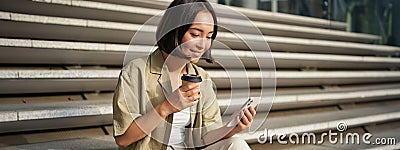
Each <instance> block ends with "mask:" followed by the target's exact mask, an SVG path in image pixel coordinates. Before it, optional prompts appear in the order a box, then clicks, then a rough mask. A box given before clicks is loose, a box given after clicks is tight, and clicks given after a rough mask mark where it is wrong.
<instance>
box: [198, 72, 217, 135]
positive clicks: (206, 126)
mask: <svg viewBox="0 0 400 150" xmlns="http://www.w3.org/2000/svg"><path fill="white" fill-rule="evenodd" d="M203 84H204V85H203V86H205V88H204V90H205V91H201V92H204V94H202V96H204V99H203V100H204V104H203V110H202V124H203V128H202V129H203V131H202V133H201V137H203V136H204V135H205V134H207V132H209V131H212V130H215V129H218V128H220V127H222V119H221V112H220V109H219V105H218V102H217V97H216V95H215V92H214V90H213V85H214V84H213V82H212V81H211V78H210V77H209V75H208V74H206V79H205V80H204V81H203ZM200 86H201V85H200Z"/></svg>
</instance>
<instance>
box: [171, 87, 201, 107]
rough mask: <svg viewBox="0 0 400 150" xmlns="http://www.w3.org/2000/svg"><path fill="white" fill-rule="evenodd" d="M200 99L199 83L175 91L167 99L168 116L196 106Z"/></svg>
mask: <svg viewBox="0 0 400 150" xmlns="http://www.w3.org/2000/svg"><path fill="white" fill-rule="evenodd" d="M199 99H200V83H190V84H187V85H184V86H181V87H180V88H178V89H177V90H175V91H174V92H173V93H172V94H171V95H170V96H169V97H168V98H167V100H166V101H167V102H168V105H166V106H167V107H168V108H167V110H168V114H172V113H175V112H179V111H181V110H183V109H185V108H187V107H191V106H193V105H195V104H197V102H198V100H199Z"/></svg>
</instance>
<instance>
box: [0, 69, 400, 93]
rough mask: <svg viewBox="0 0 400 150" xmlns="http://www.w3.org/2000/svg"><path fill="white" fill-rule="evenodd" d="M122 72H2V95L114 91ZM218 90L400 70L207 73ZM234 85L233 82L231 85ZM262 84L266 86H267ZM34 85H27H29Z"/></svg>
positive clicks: (389, 78) (365, 79)
mask: <svg viewBox="0 0 400 150" xmlns="http://www.w3.org/2000/svg"><path fill="white" fill-rule="evenodd" d="M119 72H120V70H117V69H108V70H0V78H1V79H2V80H0V83H1V84H3V85H9V86H7V87H2V88H0V93H1V94H13V93H43V92H44V93H46V92H84V91H112V90H114V89H115V86H116V82H117V79H118V75H119ZM207 72H208V73H209V74H210V76H211V78H212V80H213V82H214V83H215V84H216V86H217V88H231V87H232V88H233V89H236V88H259V87H261V86H264V87H266V88H268V87H272V86H275V84H273V83H274V82H275V78H276V81H277V84H276V86H278V87H293V86H313V85H314V86H315V85H317V86H318V85H341V84H361V83H363V84H365V83H379V82H397V81H399V80H400V72H398V71H277V72H276V73H275V72H262V74H263V75H262V76H263V77H262V78H261V72H259V71H251V70H248V71H246V73H247V75H246V74H243V71H239V70H232V71H231V70H230V71H229V72H225V71H215V70H208V71H207ZM231 82H232V83H233V84H232V85H231ZM261 83H264V84H263V85H262V84H261ZM27 84H28V85H31V86H26V85H27Z"/></svg>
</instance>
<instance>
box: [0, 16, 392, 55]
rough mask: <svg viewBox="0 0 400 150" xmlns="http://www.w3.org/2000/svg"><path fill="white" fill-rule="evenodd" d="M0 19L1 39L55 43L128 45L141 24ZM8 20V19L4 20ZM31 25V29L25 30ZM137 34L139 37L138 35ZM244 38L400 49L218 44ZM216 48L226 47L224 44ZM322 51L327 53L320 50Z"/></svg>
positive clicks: (145, 38)
mask: <svg viewBox="0 0 400 150" xmlns="http://www.w3.org/2000/svg"><path fill="white" fill-rule="evenodd" d="M1 13H3V14H2V15H1V16H11V20H10V19H8V18H5V17H3V20H2V21H0V23H1V24H3V26H4V30H2V32H1V33H0V34H1V35H2V36H7V37H18V38H37V39H54V40H74V41H77V40H78V41H90V42H114V43H129V42H130V39H131V38H132V36H133V34H134V33H138V32H137V31H139V29H140V25H138V24H129V23H116V22H107V21H97V20H85V19H74V18H61V17H49V16H37V15H27V14H18V13H10V12H1ZM4 19H5V20H4ZM24 26H30V28H29V29H28V28H23V27H24ZM143 29H145V30H141V32H140V36H141V38H140V40H139V39H138V40H135V43H134V44H144V45H153V44H154V43H155V39H154V38H153V37H154V32H155V30H156V26H144V27H143ZM66 30H67V31H68V32H63V31H66ZM136 35H137V34H136ZM238 36H239V37H242V38H243V39H245V40H246V42H247V43H248V44H250V45H251V46H252V47H251V48H252V49H253V50H259V51H265V49H267V47H266V45H265V44H262V43H264V42H265V40H267V41H268V44H269V46H270V48H271V49H272V50H273V51H291V52H312V53H331V54H332V53H334V54H352V55H394V56H398V53H399V51H400V47H393V46H383V45H372V44H361V43H351V42H339V41H326V40H316V39H302V38H291V37H279V36H257V35H254V34H243V33H237V34H232V33H226V32H219V34H218V36H217V39H216V40H218V41H220V42H222V43H224V44H226V45H227V46H229V47H230V48H233V49H248V47H247V45H246V44H245V43H243V41H241V40H240V39H239V38H238ZM214 47H215V48H226V47H225V46H222V45H221V44H216V45H214ZM321 49H323V50H324V51H321Z"/></svg>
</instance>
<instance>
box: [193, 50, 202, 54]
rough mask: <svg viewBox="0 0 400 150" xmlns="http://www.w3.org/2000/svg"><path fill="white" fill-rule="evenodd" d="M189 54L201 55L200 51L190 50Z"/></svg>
mask: <svg viewBox="0 0 400 150" xmlns="http://www.w3.org/2000/svg"><path fill="white" fill-rule="evenodd" d="M190 51H191V52H193V53H196V54H201V51H196V50H192V49H190Z"/></svg>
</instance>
